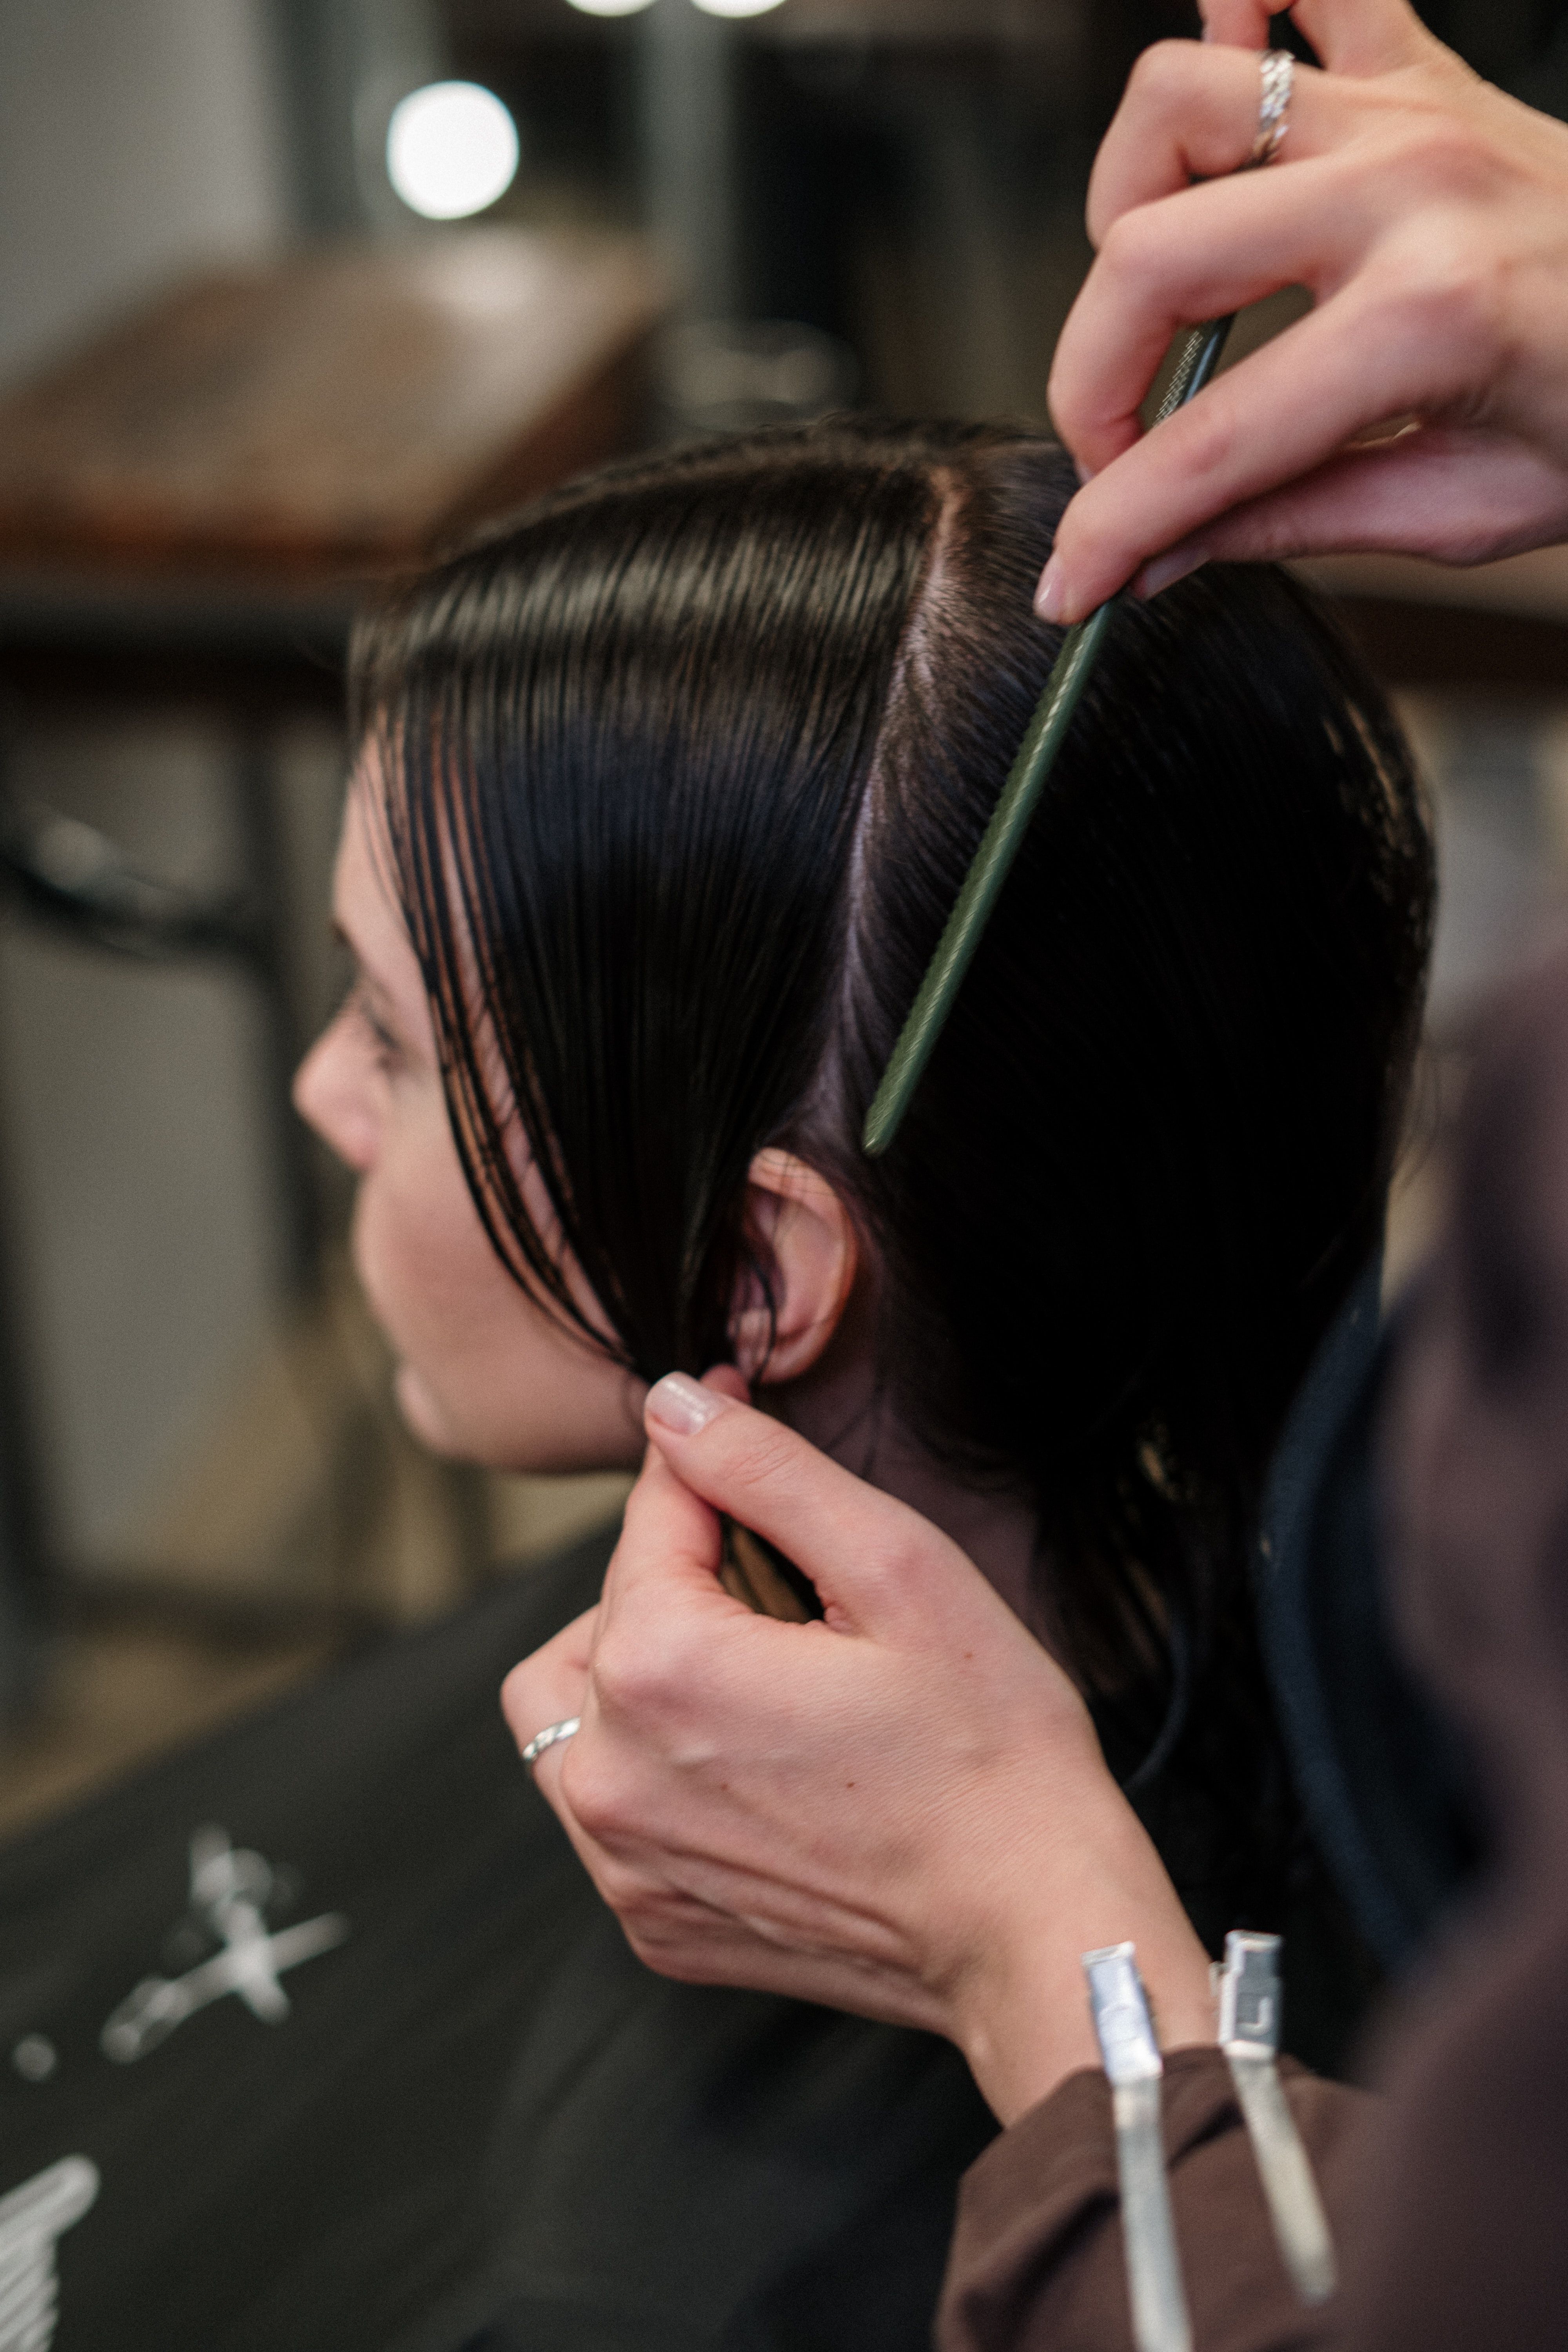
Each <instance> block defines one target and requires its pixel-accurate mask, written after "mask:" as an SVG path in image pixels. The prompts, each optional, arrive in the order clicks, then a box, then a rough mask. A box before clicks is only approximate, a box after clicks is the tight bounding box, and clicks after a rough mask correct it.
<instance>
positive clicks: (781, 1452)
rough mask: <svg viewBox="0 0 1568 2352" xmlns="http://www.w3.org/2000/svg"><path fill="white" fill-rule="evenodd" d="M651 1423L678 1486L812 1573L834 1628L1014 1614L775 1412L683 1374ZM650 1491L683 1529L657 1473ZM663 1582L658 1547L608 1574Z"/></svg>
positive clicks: (956, 1554) (943, 1544)
mask: <svg viewBox="0 0 1568 2352" xmlns="http://www.w3.org/2000/svg"><path fill="white" fill-rule="evenodd" d="M645 1415H646V1421H647V1432H648V1435H649V1437H650V1439H651V1440H652V1441H653V1444H654V1446H655V1447H656V1448H657V1450H658V1453H659V1454H661V1455H663V1456H664V1458H665V1460H666V1461H667V1462H668V1465H669V1466H670V1468H671V1470H672V1471H673V1472H675V1473H676V1474H678V1476H677V1480H676V1483H677V1484H679V1485H681V1486H685V1487H687V1488H689V1490H690V1491H691V1493H692V1494H693V1495H695V1496H701V1498H702V1500H703V1501H704V1502H706V1503H708V1504H710V1505H711V1506H712V1507H713V1508H714V1509H716V1510H721V1511H727V1512H729V1513H730V1514H731V1516H732V1517H734V1518H736V1519H738V1520H740V1522H741V1523H742V1526H744V1527H748V1528H754V1529H755V1530H756V1532H757V1533H758V1534H759V1535H763V1536H765V1537H767V1538H769V1540H770V1541H771V1542H773V1543H775V1544H777V1545H778V1546H779V1548H780V1549H781V1550H783V1551H784V1552H785V1553H786V1554H787V1555H788V1557H789V1558H790V1559H793V1560H795V1562H796V1564H797V1565H798V1566H799V1567H801V1568H802V1569H804V1570H805V1573H806V1574H807V1576H809V1577H810V1578H811V1580H812V1581H813V1583H814V1584H815V1585H816V1588H817V1591H818V1592H819V1593H820V1594H821V1596H822V1599H823V1602H824V1605H825V1607H826V1612H827V1622H828V1624H829V1626H831V1627H837V1628H842V1629H844V1630H851V1631H871V1630H876V1629H878V1628H881V1627H890V1626H892V1625H895V1624H909V1623H910V1622H917V1621H918V1622H922V1623H924V1624H927V1625H929V1626H931V1629H932V1630H933V1632H935V1631H937V1629H938V1628H939V1627H941V1626H942V1625H944V1624H945V1621H946V1618H947V1615H948V1612H949V1609H950V1607H951V1605H952V1599H953V1596H954V1594H955V1592H962V1593H963V1596H964V1597H965V1600H966V1601H968V1602H971V1603H973V1605H975V1606H978V1607H981V1608H982V1609H985V1610H989V1609H990V1608H991V1607H993V1606H994V1608H995V1609H997V1610H1000V1611H1002V1612H1003V1614H1004V1615H1008V1614H1010V1612H1006V1611H1005V1604H1003V1603H1002V1602H1000V1601H996V1600H995V1596H994V1594H993V1593H992V1592H991V1589H990V1587H989V1586H988V1585H987V1584H986V1583H985V1582H984V1579H983V1578H982V1577H981V1576H980V1574H979V1572H978V1570H976V1569H975V1568H974V1567H973V1563H972V1562H971V1561H970V1560H968V1559H966V1558H965V1556H964V1554H963V1552H961V1551H960V1550H959V1549H958V1547H957V1546H956V1545H955V1544H953V1543H951V1542H950V1541H949V1540H948V1538H946V1537H945V1536H943V1535H942V1534H941V1533H940V1531H939V1530H938V1529H937V1528H933V1527H932V1526H931V1523H930V1521H929V1520H926V1519H923V1518H921V1517H920V1515H919V1513H918V1512H915V1511H912V1510H910V1508H909V1507H907V1506H906V1505H904V1504H902V1503H900V1502H898V1501H896V1500H895V1499H894V1498H893V1497H892V1496H889V1495H884V1494H882V1493H880V1492H879V1490H878V1489H877V1488H875V1487H872V1486H867V1485H866V1484H865V1482H864V1481H863V1480H861V1479H859V1478H857V1477H856V1476H855V1475H854V1474H853V1473H852V1472H851V1471H848V1470H846V1469H843V1468H842V1467H840V1465H838V1464H837V1463H836V1462H832V1461H830V1460H829V1459H828V1457H827V1456H826V1454H821V1453H819V1452H818V1451H817V1449H816V1447H815V1446H814V1445H811V1444H808V1443H807V1441H806V1440H805V1438H803V1437H800V1436H797V1435H796V1434H795V1432H794V1431H793V1430H789V1429H785V1428H784V1427H783V1426H782V1424H781V1423H778V1422H776V1421H773V1420H772V1419H770V1418H769V1416H768V1415H767V1414H765V1413H761V1412H754V1411H752V1409H751V1408H750V1407H749V1406H747V1405H744V1404H742V1403H741V1402H738V1401H736V1400H734V1399H732V1398H728V1397H724V1398H720V1397H717V1396H715V1395H714V1393H713V1391H711V1390H710V1389H708V1388H706V1387H700V1386H699V1384H698V1383H697V1382H695V1381H688V1380H686V1379H685V1378H684V1376H682V1375H680V1374H679V1373H677V1374H672V1375H671V1376H670V1377H669V1378H668V1379H667V1380H664V1381H658V1383H657V1384H656V1385H655V1387H654V1388H653V1389H652V1390H650V1391H649V1393H648V1398H647V1405H646V1408H645ZM647 1494H648V1500H649V1508H650V1514H651V1512H653V1511H654V1510H657V1511H658V1513H660V1514H661V1515H662V1514H664V1513H665V1512H668V1513H669V1514H670V1525H671V1526H672V1527H673V1526H674V1525H676V1524H677V1521H676V1519H675V1517H674V1502H673V1497H672V1496H670V1493H669V1490H668V1487H667V1486H664V1485H662V1483H658V1482H655V1481H654V1480H653V1479H652V1477H651V1475H650V1477H649V1480H648V1486H647ZM648 1524H649V1526H650V1528H651V1525H652V1521H651V1517H650V1521H649V1523H648ZM623 1554H624V1555H625V1557H624V1559H623ZM661 1574H662V1571H661V1569H660V1564H659V1559H658V1549H657V1547H650V1548H648V1549H646V1550H645V1549H643V1548H642V1547H641V1545H640V1544H639V1546H638V1547H637V1549H636V1550H635V1551H634V1550H633V1549H631V1548H628V1547H627V1546H626V1545H625V1544H624V1543H623V1546H622V1549H621V1551H620V1552H618V1553H617V1555H616V1563H615V1567H614V1569H613V1570H612V1575H613V1576H614V1577H615V1578H616V1579H617V1580H619V1590H620V1591H623V1592H624V1591H628V1590H630V1589H631V1588H632V1587H633V1585H634V1584H637V1583H640V1582H645V1581H648V1580H660V1578H661ZM608 1589H609V1588H608V1587H606V1592H608ZM785 1630H786V1631H787V1630H789V1629H785ZM806 1630H809V1629H806Z"/></svg>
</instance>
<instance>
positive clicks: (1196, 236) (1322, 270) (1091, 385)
mask: <svg viewBox="0 0 1568 2352" xmlns="http://www.w3.org/2000/svg"><path fill="white" fill-rule="evenodd" d="M1346 177H1347V174H1346V172H1345V168H1344V166H1343V164H1342V162H1341V161H1340V160H1339V159H1337V158H1331V157H1330V158H1324V159H1322V160H1320V161H1318V162H1315V163H1303V164H1301V165H1300V166H1299V167H1298V168H1297V170H1296V172H1295V173H1293V175H1292V178H1291V183H1290V184H1289V186H1287V184H1286V176H1285V174H1284V173H1279V175H1278V177H1271V176H1269V175H1268V174H1259V175H1258V176H1256V177H1250V178H1247V179H1246V180H1215V181H1212V182H1210V183H1209V184H1208V185H1207V186H1205V187H1202V188H1194V189H1190V190H1189V191H1187V192H1186V193H1185V194H1182V195H1177V196H1163V197H1162V198H1160V199H1159V201H1158V202H1156V203H1153V204H1148V205H1141V206H1140V207H1139V209H1138V210H1137V211H1136V212H1131V213H1127V214H1124V215H1122V217H1121V219H1120V220H1119V221H1118V222H1117V223H1116V224H1115V226H1113V228H1112V229H1111V231H1110V235H1109V236H1107V238H1106V240H1105V243H1104V246H1103V247H1102V249H1101V251H1100V257H1099V258H1098V260H1097V261H1096V262H1095V264H1094V267H1093V268H1092V269H1091V270H1090V272H1089V277H1088V278H1087V279H1086V280H1085V282H1084V285H1083V288H1082V289H1081V291H1080V293H1079V298H1078V299H1077V301H1076V302H1075V303H1074V305H1073V307H1072V310H1071V311H1070V312H1069V314H1068V320H1067V322H1066V324H1065V325H1064V327H1063V329H1062V331H1061V335H1060V337H1059V339H1058V343H1057V349H1056V355H1055V357H1054V359H1053V361H1052V363H1051V373H1050V381H1049V383H1048V386H1047V398H1048V400H1049V403H1050V409H1051V415H1052V417H1053V419H1054V421H1055V424H1056V427H1057V431H1058V433H1059V434H1060V436H1061V437H1062V439H1063V440H1064V441H1065V442H1066V444H1067V446H1068V448H1069V449H1070V450H1071V451H1072V453H1073V455H1074V457H1076V458H1077V459H1078V461H1079V466H1080V467H1082V468H1084V469H1085V470H1087V471H1088V472H1089V473H1091V474H1098V473H1100V472H1101V471H1103V469H1104V468H1105V467H1107V466H1109V465H1110V464H1111V463H1112V462H1113V461H1114V460H1115V459H1116V458H1118V457H1121V454H1122V452H1123V451H1124V450H1126V449H1129V448H1131V446H1132V445H1133V443H1134V442H1136V441H1138V440H1140V439H1141V438H1142V432H1143V427H1142V421H1141V417H1140V414H1139V412H1140V409H1141V407H1142V403H1143V401H1144V399H1145V398H1146V397H1147V394H1148V391H1149V387H1150V385H1151V383H1152V382H1153V379H1154V375H1155V373H1156V371H1157V370H1158V368H1159V365H1160V362H1161V361H1162V360H1163V357H1164V355H1165V352H1166V351H1167V350H1168V349H1169V347H1170V342H1171V339H1172V337H1173V335H1174V334H1175V333H1176V331H1178V329H1180V328H1182V327H1184V326H1187V325H1190V324H1191V323H1192V322H1193V321H1194V320H1201V319H1215V318H1225V317H1228V316H1229V314H1230V313H1231V312H1233V311H1235V310H1240V309H1242V308H1243V307H1244V305H1246V304H1247V303H1248V302H1255V301H1258V300H1259V299H1261V298H1262V297H1263V296H1264V295H1267V294H1273V293H1277V292H1279V290H1280V289H1282V288H1284V287H1288V286H1297V285H1301V286H1308V287H1310V288H1311V289H1312V291H1313V292H1314V294H1315V295H1316V296H1317V297H1318V298H1319V299H1320V300H1321V299H1324V298H1326V297H1331V296H1332V294H1333V293H1334V292H1335V291H1336V290H1337V289H1339V287H1340V286H1341V284H1342V282H1343V280H1344V279H1345V278H1347V277H1348V276H1349V275H1350V274H1351V272H1352V270H1353V269H1354V268H1355V267H1356V265H1357V263H1358V261H1359V260H1360V259H1361V257H1362V254H1363V247H1364V245H1365V241H1366V233H1367V232H1366V223H1365V220H1364V218H1363V214H1362V210H1361V207H1360V205H1359V204H1358V203H1357V202H1356V201H1355V193H1354V190H1353V189H1352V191H1351V192H1350V199H1349V201H1348V202H1347V200H1346V190H1345V180H1346ZM1298 192H1299V193H1298Z"/></svg>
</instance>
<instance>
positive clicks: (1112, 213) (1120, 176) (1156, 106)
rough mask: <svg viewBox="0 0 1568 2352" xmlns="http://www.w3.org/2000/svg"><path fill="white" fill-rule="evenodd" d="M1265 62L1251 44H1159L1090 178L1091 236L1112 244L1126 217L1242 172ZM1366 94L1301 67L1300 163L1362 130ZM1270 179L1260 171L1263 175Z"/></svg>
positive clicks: (1295, 152) (1136, 72)
mask: <svg viewBox="0 0 1568 2352" xmlns="http://www.w3.org/2000/svg"><path fill="white" fill-rule="evenodd" d="M1260 89H1261V80H1260V77H1259V73H1258V58H1256V57H1255V56H1251V55H1249V54H1248V53H1247V51H1245V50H1243V49H1228V48H1227V49H1213V48H1203V47H1199V45H1198V44H1197V43H1196V42H1195V41H1160V42H1157V43H1156V44H1155V46H1154V47H1152V49H1145V50H1144V52H1143V54H1142V57H1141V58H1139V60H1138V62H1137V64H1136V65H1135V66H1134V67H1133V68H1132V74H1131V79H1130V80H1129V82H1128V84H1127V89H1126V93H1125V95H1124V96H1123V98H1122V100H1121V106H1120V108H1119V109H1118V110H1117V113H1116V117H1115V120H1114V121H1112V123H1111V125H1110V130H1109V131H1107V132H1106V134H1105V137H1104V139H1103V140H1102V141H1101V142H1100V152H1098V154H1097V155H1096V156H1095V159H1094V169H1093V171H1092V172H1091V173H1090V175H1089V201H1088V206H1087V210H1086V215H1085V217H1086V220H1087V224H1088V228H1089V241H1090V243H1091V244H1093V245H1094V246H1095V247H1100V245H1102V244H1103V242H1104V240H1105V238H1106V236H1108V235H1109V233H1110V230H1111V229H1112V228H1113V227H1114V226H1115V224H1116V222H1117V221H1118V220H1120V219H1121V215H1123V214H1124V213H1128V212H1131V211H1134V210H1136V208H1137V207H1138V206H1139V205H1147V204H1152V202H1153V201H1154V200H1155V199H1156V198H1157V197H1160V196H1170V195H1175V194H1179V193H1180V192H1181V191H1182V190H1184V189H1186V188H1189V187H1190V186H1191V185H1192V183H1193V182H1194V180H1202V181H1209V180H1217V179H1223V178H1227V177H1230V176H1232V175H1234V174H1235V173H1237V171H1238V170H1239V169H1240V167H1241V165H1242V164H1243V163H1246V162H1247V157H1248V156H1249V155H1250V153H1251V152H1252V146H1253V142H1254V141H1255V139H1256V138H1257V136H1258V99H1259V91H1260ZM1365 111H1366V110H1365V106H1364V102H1363V100H1362V98H1361V95H1360V93H1358V92H1357V91H1356V90H1354V89H1347V88H1346V87H1345V86H1344V85H1342V84H1341V83H1337V82H1335V81H1333V80H1331V79H1329V78H1328V77H1327V76H1326V75H1323V74H1321V73H1316V72H1314V71H1313V70H1312V68H1310V67H1306V66H1303V67H1301V68H1300V69H1299V70H1298V72H1297V74H1296V77H1295V83H1294V88H1293V89H1292V92H1291V98H1290V115H1289V133H1288V148H1289V158H1290V161H1291V163H1298V162H1301V161H1305V160H1307V159H1309V158H1310V157H1311V156H1314V155H1321V154H1323V153H1325V152H1328V151H1329V150H1330V149H1331V148H1334V147H1336V146H1338V145H1339V144H1340V143H1341V142H1342V141H1344V140H1345V139H1347V138H1349V137H1351V136H1352V134H1353V133H1354V132H1355V131H1358V130H1359V129H1360V127H1361V125H1362V123H1363V119H1364V116H1365ZM1259 177H1261V175H1259Z"/></svg>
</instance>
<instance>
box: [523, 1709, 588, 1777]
mask: <svg viewBox="0 0 1568 2352" xmlns="http://www.w3.org/2000/svg"><path fill="white" fill-rule="evenodd" d="M582 1722H583V1718H582V1717H581V1716H580V1715H569V1716H567V1717H565V1719H564V1720H563V1722H561V1723H547V1724H546V1725H545V1727H544V1728H543V1730H542V1731H536V1732H535V1733H534V1735H533V1738H531V1740H530V1741H529V1743H528V1746H527V1747H526V1748H524V1749H523V1751H522V1760H523V1762H524V1763H525V1764H526V1765H528V1766H529V1767H530V1768H531V1767H532V1766H533V1765H535V1764H537V1763H538V1761H539V1759H540V1758H541V1757H542V1755H543V1753H544V1751H545V1749H546V1748H553V1747H555V1745H556V1744H557V1742H558V1741H560V1740H563V1739H570V1738H571V1737H572V1735H573V1733H574V1731H577V1730H580V1729H581V1727H582Z"/></svg>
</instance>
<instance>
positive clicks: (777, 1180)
mask: <svg viewBox="0 0 1568 2352" xmlns="http://www.w3.org/2000/svg"><path fill="white" fill-rule="evenodd" d="M745 1229H746V1237H747V1240H748V1241H749V1242H750V1244H751V1248H752V1257H753V1259H754V1260H755V1262H756V1265H759V1266H760V1267H761V1268H762V1269H763V1273H764V1274H765V1275H766V1278H767V1288H768V1293H769V1294H770V1295H771V1297H772V1302H773V1304H772V1308H771V1310H770V1307H769V1304H768V1298H767V1297H764V1296H763V1292H762V1289H761V1286H760V1284H759V1282H758V1278H757V1275H756V1273H755V1272H754V1271H752V1270H751V1269H748V1271H747V1273H746V1274H745V1276H743V1277H742V1285H741V1288H740V1291H739V1293H738V1295H737V1297H736V1300H735V1307H734V1313H733V1314H732V1316H731V1322H730V1336H731V1339H732V1340H733V1342H734V1347H735V1362H736V1365H737V1366H738V1368H739V1369H740V1370H741V1371H742V1372H743V1373H744V1374H745V1376H746V1378H747V1380H748V1381H793V1380H798V1379H799V1377H800V1375H801V1373H802V1372H805V1371H808V1370H810V1368H811V1366H812V1365H813V1364H815V1363H816V1360H817V1358H818V1357H819V1356H820V1355H821V1354H822V1352H823V1350H824V1349H825V1348H826V1345H827V1343H828V1341H829V1340H830V1339H832V1337H833V1334H834V1333H835V1331H836V1330H837V1328H838V1323H839V1318H841V1316H842V1315H843V1313H844V1309H845V1307H846V1306H847V1303H848V1298H849V1293H850V1291H851V1290H852V1289H853V1288H854V1286H855V1276H856V1273H857V1271H858V1266H859V1263H860V1253H859V1245H858V1242H857V1240H856V1236H855V1226H854V1223H853V1222H852V1220H851V1218H850V1215H849V1212H848V1210H847V1208H846V1207H845V1205H844V1203H843V1202H842V1201H841V1200H840V1199H839V1197H838V1195H837V1192H835V1191H834V1189H833V1187H832V1185H831V1184H830V1183H829V1182H828V1181H827V1179H826V1176H819V1175H818V1174H817V1171H816V1169H815V1168H810V1167H808V1166H807V1165H806V1163H805V1160H797V1159H796V1158H795V1154H794V1152H793V1151H775V1150H768V1151H759V1152H758V1154H757V1156H756V1158H755V1159H754V1160H752V1165H751V1170H750V1172H749V1175H748V1178H747V1182H746V1225H745Z"/></svg>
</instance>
